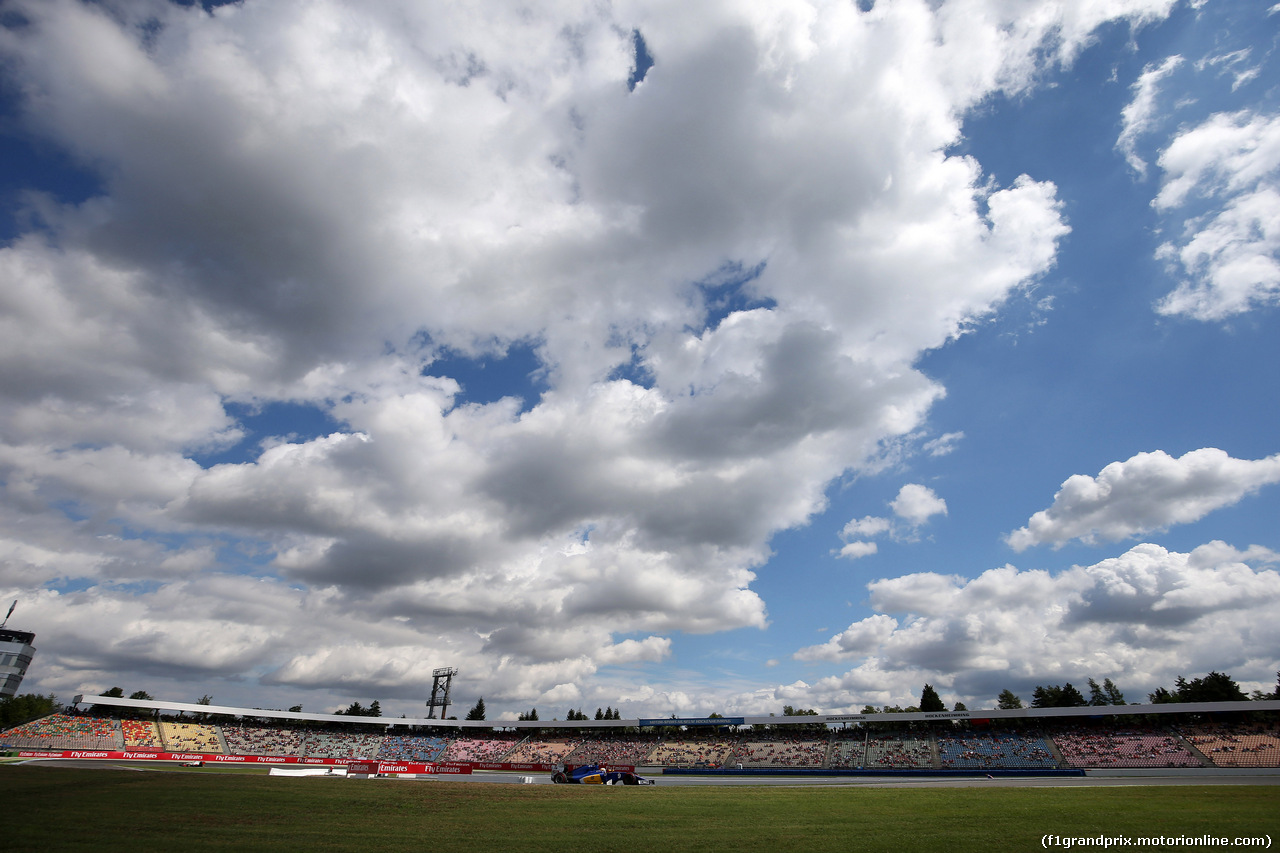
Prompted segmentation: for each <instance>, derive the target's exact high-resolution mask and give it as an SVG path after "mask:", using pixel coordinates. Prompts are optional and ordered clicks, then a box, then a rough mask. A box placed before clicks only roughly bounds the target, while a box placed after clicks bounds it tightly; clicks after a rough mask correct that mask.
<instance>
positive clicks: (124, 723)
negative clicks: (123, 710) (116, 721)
mask: <svg viewBox="0 0 1280 853" xmlns="http://www.w3.org/2000/svg"><path fill="white" fill-rule="evenodd" d="M120 732H121V734H123V735H124V746H125V749H133V750H142V751H147V752H161V751H163V750H164V744H163V743H162V742H161V741H160V730H159V729H158V728H156V724H155V723H153V722H151V721H150V720H121V721H120Z"/></svg>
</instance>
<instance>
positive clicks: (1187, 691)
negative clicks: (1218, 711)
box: [1176, 672, 1249, 702]
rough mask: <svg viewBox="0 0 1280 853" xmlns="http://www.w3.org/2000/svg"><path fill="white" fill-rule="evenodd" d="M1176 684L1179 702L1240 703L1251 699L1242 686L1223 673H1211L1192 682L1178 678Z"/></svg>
mask: <svg viewBox="0 0 1280 853" xmlns="http://www.w3.org/2000/svg"><path fill="white" fill-rule="evenodd" d="M1176 683H1177V688H1178V689H1177V694H1178V701H1179V702H1240V701H1243V700H1245V699H1248V698H1249V697H1248V696H1246V695H1245V692H1244V691H1243V690H1241V689H1240V685H1238V684H1236V683H1235V681H1233V680H1232V678H1231V676H1229V675H1227V674H1226V673H1223V672H1211V673H1209V674H1208V675H1206V676H1205V677H1204V678H1193V679H1191V680H1190V681H1187V680H1186V679H1185V678H1183V677H1182V676H1178V679H1177V682H1176Z"/></svg>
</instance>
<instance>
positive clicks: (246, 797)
mask: <svg viewBox="0 0 1280 853" xmlns="http://www.w3.org/2000/svg"><path fill="white" fill-rule="evenodd" d="M0 797H2V798H3V799H2V800H0V802H3V803H4V811H5V815H6V820H5V823H4V826H3V830H2V832H3V834H2V835H0V850H14V851H25V850H95V851H111V850H129V851H145V850H175V851H186V850H232V849H248V850H298V851H307V850H317V851H321V850H397V849H420V850H430V849H440V850H476V851H487V850H517V851H524V850H538V851H541V850H545V851H557V852H558V853H565V851H569V850H577V849H584V850H587V851H591V853H595V851H604V852H605V853H607V851H648V850H654V851H664V853H665V851H686V850H705V851H756V850H760V851H766V850H767V851H780V850H803V851H827V850H830V851H837V850H838V851H849V850H868V851H877V850H885V851H894V853H904V851H913V850H927V851H939V852H940V853H941V851H946V853H952V851H968V850H975V851H977V850H981V851H993V850H1030V849H1033V848H1034V849H1040V846H1041V844H1040V839H1041V836H1042V835H1045V834H1050V833H1051V834H1056V835H1060V836H1090V835H1092V836H1097V835H1098V834H1099V833H1103V834H1106V835H1127V836H1131V837H1138V836H1150V835H1159V834H1163V835H1189V836H1200V835H1205V834H1210V835H1217V836H1230V837H1235V836H1243V835H1262V834H1264V833H1270V834H1271V835H1272V836H1273V838H1275V840H1276V841H1277V842H1280V837H1276V831H1277V830H1278V829H1280V787H1272V786H1255V787H1248V786H1203V787H1125V788H1117V787H1112V788H995V787H993V788H950V789H941V788H933V789H900V788H896V789H895V788H870V787H844V788H765V787H760V788H727V787H726V788H713V787H708V788H687V787H686V788H675V787H666V788H664V787H662V785H661V784H659V785H658V786H656V787H652V788H623V787H612V788H608V787H606V788H599V787H594V786H593V787H578V786H559V785H557V786H552V785H485V784H476V783H468V782H457V781H421V782H411V781H394V780H377V781H356V780H350V779H342V778H335V779H326V778H314V777H313V778H282V777H268V776H263V775H261V774H244V773H238V774H228V773H200V772H196V773H177V772H131V771H127V770H77V769H61V768H49V767H22V766H2V767H0ZM1146 849H1156V848H1146Z"/></svg>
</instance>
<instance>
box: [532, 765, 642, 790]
mask: <svg viewBox="0 0 1280 853" xmlns="http://www.w3.org/2000/svg"><path fill="white" fill-rule="evenodd" d="M551 781H552V782H555V783H557V784H563V783H568V784H571V785H654V784H657V783H656V782H654V780H652V779H645V778H642V777H640V776H637V775H636V774H634V773H632V772H631V771H629V770H610V769H609V768H608V767H602V766H601V765H599V764H583V765H582V766H580V767H574V768H573V769H572V770H566V769H563V768H561V769H560V770H557V771H556V772H555V773H553V774H551Z"/></svg>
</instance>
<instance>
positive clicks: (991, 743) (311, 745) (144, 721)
mask: <svg viewBox="0 0 1280 853" xmlns="http://www.w3.org/2000/svg"><path fill="white" fill-rule="evenodd" d="M113 705H114V706H115V707H117V708H119V714H120V716H119V717H118V718H114V717H107V716H103V715H101V714H99V713H75V712H68V713H58V714H53V715H50V716H47V717H45V718H43V719H40V720H36V721H33V722H29V723H25V724H23V725H20V726H17V727H15V728H12V729H10V730H8V731H6V732H4V733H3V734H0V742H2V743H3V744H4V745H5V746H6V747H7V748H11V749H19V750H50V751H56V750H103V751H111V750H128V751H130V752H132V753H147V752H150V753H156V754H165V753H166V751H167V752H168V753H179V752H180V753H183V754H192V753H198V754H207V755H211V756H220V755H226V756H228V757H229V758H233V757H235V756H245V757H254V756H257V757H263V758H272V759H281V760H284V759H290V760H296V761H342V760H346V759H379V760H386V761H397V762H424V763H425V762H437V763H458V764H468V763H470V764H484V765H489V764H497V765H504V764H520V765H531V764H532V765H543V766H544V767H550V766H554V765H558V764H570V765H573V764H592V763H601V764H614V765H635V766H640V767H654V768H661V767H671V768H718V767H723V768H737V767H738V766H741V767H742V768H743V769H744V770H752V769H774V770H778V769H794V770H798V771H804V772H815V771H830V770H834V771H840V772H849V771H861V772H895V771H913V772H921V771H924V772H927V771H938V772H984V771H992V770H999V771H1011V772H1016V771H1019V770H1023V771H1028V772H1032V771H1046V770H1049V771H1051V770H1073V769H1074V770H1118V769H1125V770H1137V769H1165V768H1188V769H1194V768H1275V769H1280V702H1276V701H1270V700H1266V701H1252V702H1223V703H1200V704H1198V705H1182V706H1177V705H1163V706H1162V705H1143V706H1123V707H1120V706H1111V707H1108V708H1107V709H1106V710H1105V712H1102V709H1100V708H1097V707H1089V708H1068V709H1027V710H1021V711H1019V712H1018V713H1017V714H1014V713H1011V712H1003V713H1002V712H999V711H982V712H978V713H979V714H980V715H981V716H977V715H970V714H968V712H957V713H946V714H934V715H924V714H918V713H914V712H912V713H903V714H876V715H841V716H828V717H821V716H819V717H815V716H806V717H803V718H799V717H797V718H795V719H794V721H793V720H792V719H791V718H785V717H783V718H779V717H760V718H693V719H689V720H680V719H676V718H671V719H656V720H621V721H619V720H614V721H550V723H548V722H547V721H542V722H540V723H537V722H534V723H524V722H514V723H513V722H509V721H495V722H489V723H484V722H482V721H466V722H465V723H462V722H459V721H442V720H426V721H424V720H406V719H405V718H400V719H394V720H392V719H381V718H376V717H352V716H349V715H320V714H313V715H304V714H301V713H295V712H283V711H281V712H267V711H263V710H261V709H242V708H224V707H221V706H202V705H195V706H189V705H187V704H186V703H167V702H161V701H156V700H141V699H120V698H113V697H93V711H94V712H99V711H102V710H104V709H106V708H109V707H110V706H113ZM166 710H167V711H170V712H173V711H176V712H177V713H176V714H171V715H170V714H162V711H166ZM187 712H191V713H199V714H200V715H201V716H199V717H196V718H195V719H199V720H203V722H195V719H193V718H192V717H189V716H184V714H185V713H187ZM988 714H989V715H991V717H992V718H999V717H1001V716H1003V717H1004V718H1005V720H1004V722H1002V723H1001V724H1000V725H999V726H997V725H993V724H992V723H991V721H990V720H989V719H987V716H986V715H988ZM1011 717H1012V718H1013V719H1009V718H1011ZM264 720H265V722H264ZM1126 721H1129V722H1128V724H1126ZM1134 723H1137V725H1135V724H1134ZM801 726H802V727H801ZM103 757H106V756H103ZM234 760H239V759H238V758H236V759H234Z"/></svg>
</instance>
